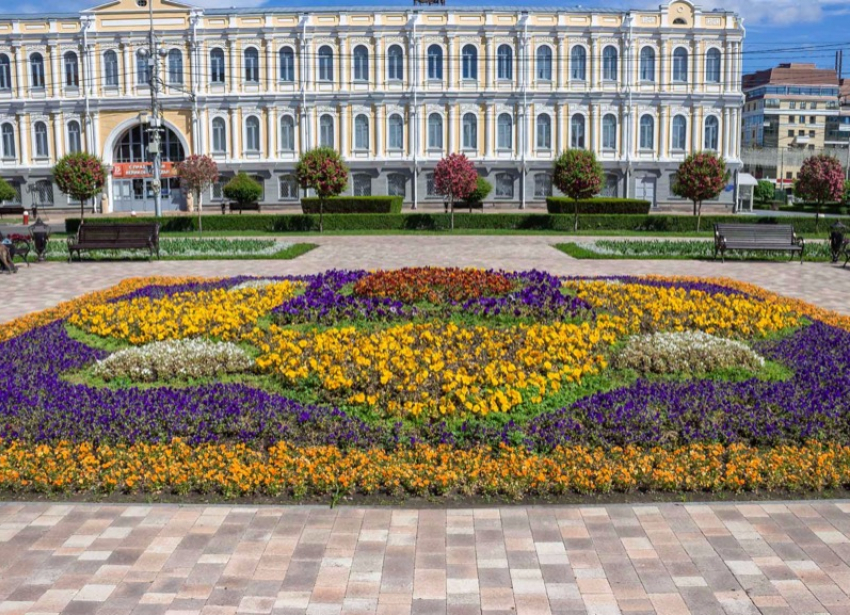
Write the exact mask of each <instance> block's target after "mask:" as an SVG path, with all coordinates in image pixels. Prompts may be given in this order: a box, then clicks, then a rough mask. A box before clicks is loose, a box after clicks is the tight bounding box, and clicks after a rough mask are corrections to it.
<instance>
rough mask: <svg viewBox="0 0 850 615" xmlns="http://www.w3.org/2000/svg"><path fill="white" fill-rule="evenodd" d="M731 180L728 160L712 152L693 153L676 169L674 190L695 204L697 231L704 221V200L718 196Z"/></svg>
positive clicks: (674, 192) (676, 193)
mask: <svg viewBox="0 0 850 615" xmlns="http://www.w3.org/2000/svg"><path fill="white" fill-rule="evenodd" d="M728 181H729V171H728V170H727V169H726V161H725V160H723V158H722V157H721V156H718V155H717V154H714V153H711V152H697V153H695V154H691V155H690V156H688V157H687V158H685V160H684V161H682V164H680V165H679V170H678V171H676V178H675V180H674V181H673V186H672V191H673V194H675V195H676V196H680V197H682V198H683V199H688V200H689V201H691V202H692V203H693V204H694V215H695V216H696V217H697V231H699V230H700V222H701V221H702V202H703V201H705V200H708V199H713V198H716V197H717V196H718V195H719V194H720V193H721V192H722V191H723V188H725V187H726V182H728Z"/></svg>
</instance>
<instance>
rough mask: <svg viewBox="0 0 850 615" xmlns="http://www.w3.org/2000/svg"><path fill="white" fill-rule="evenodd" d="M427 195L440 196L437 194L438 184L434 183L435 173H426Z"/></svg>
mask: <svg viewBox="0 0 850 615" xmlns="http://www.w3.org/2000/svg"><path fill="white" fill-rule="evenodd" d="M425 196H430V197H434V196H439V195H438V194H437V186H436V185H435V184H434V174H433V173H426V174H425Z"/></svg>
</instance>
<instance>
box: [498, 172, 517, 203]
mask: <svg viewBox="0 0 850 615" xmlns="http://www.w3.org/2000/svg"><path fill="white" fill-rule="evenodd" d="M496 198H500V199H512V198H514V176H513V175H511V174H510V173H497V174H496Z"/></svg>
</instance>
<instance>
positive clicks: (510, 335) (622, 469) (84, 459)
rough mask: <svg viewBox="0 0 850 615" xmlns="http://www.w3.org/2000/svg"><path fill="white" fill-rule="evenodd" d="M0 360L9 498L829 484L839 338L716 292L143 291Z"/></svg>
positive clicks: (322, 280) (266, 284)
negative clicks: (2, 363) (83, 494)
mask: <svg viewBox="0 0 850 615" xmlns="http://www.w3.org/2000/svg"><path fill="white" fill-rule="evenodd" d="M0 340H4V341H0V349H2V352H3V356H4V357H6V361H5V369H4V370H3V372H0V388H1V389H2V390H3V391H4V392H5V394H4V395H3V396H0V488H2V489H8V490H11V491H16V492H31V491H38V492H45V493H68V492H74V491H83V492H95V493H111V492H125V493H131V494H139V495H142V494H157V493H162V492H167V493H189V492H191V493H204V494H218V495H220V496H225V497H231V496H252V495H264V496H276V495H282V496H287V497H303V496H310V497H333V498H338V497H340V496H347V495H354V494H361V495H392V496H404V495H415V496H429V495H430V496H434V495H452V496H491V495H499V496H504V497H508V498H521V497H526V496H558V495H562V494H565V493H607V492H611V491H617V492H632V491H644V490H652V491H666V492H680V491H697V492H699V491H730V490H731V491H738V490H745V489H747V490H748V489H752V490H755V489H782V490H810V489H822V488H837V487H845V488H846V487H850V361H848V360H847V359H848V357H850V319H848V318H846V317H842V316H839V315H836V314H832V313H829V312H826V311H824V310H821V309H819V308H816V307H814V306H810V305H808V304H805V303H803V302H800V301H797V300H790V299H785V298H782V297H778V296H776V295H773V294H771V293H768V292H767V291H764V290H763V289H759V288H756V287H752V286H749V285H746V284H741V283H736V282H732V281H730V280H721V279H712V280H696V279H688V278H617V279H567V280H559V279H558V278H555V277H553V276H550V275H548V274H545V273H542V272H525V273H505V272H499V271H469V270H438V269H412V270H402V271H400V272H374V273H367V272H362V271H330V272H326V273H324V274H319V275H314V276H303V277H299V278H294V277H289V278H263V279H251V278H245V277H241V278H230V279H218V280H200V279H169V278H150V279H140V280H129V281H126V282H123V283H122V284H121V285H119V286H118V287H116V288H114V289H110V290H109V291H103V292H99V293H93V294H92V295H90V296H86V297H82V298H80V299H78V300H75V301H73V302H69V303H67V304H64V305H62V306H59V307H57V308H54V309H52V310H48V311H45V312H43V313H40V314H38V315H33V316H28V317H25V318H23V319H19V320H17V321H13V322H12V323H9V324H7V325H3V326H2V327H0ZM225 342H226V343H225ZM692 342H693V343H692ZM696 342H698V343H696ZM694 343H696V345H694ZM683 353H684V354H683ZM680 361H684V362H685V363H687V365H685V364H684V363H682V364H680V366H679V367H678V368H677V367H676V366H677V362H680ZM110 365H111V366H112V368H110V369H109V370H107V367H105V366H110ZM647 366H648V367H647ZM659 366H660V367H659ZM645 367H646V369H644V368H645ZM662 367H663V369H662ZM686 368H687V369H686ZM719 368H722V369H719ZM712 370H717V371H712ZM656 373H661V375H660V376H659V375H656ZM730 374H731V375H735V374H738V375H737V377H732V376H730ZM742 374H743V375H742ZM105 380H111V382H110V383H109V384H105V382H104V381H105ZM133 381H137V382H141V383H143V386H136V385H133V384H132V382H133Z"/></svg>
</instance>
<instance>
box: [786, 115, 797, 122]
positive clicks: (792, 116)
mask: <svg viewBox="0 0 850 615" xmlns="http://www.w3.org/2000/svg"><path fill="white" fill-rule="evenodd" d="M788 123H789V124H796V123H797V116H796V115H789V116H788Z"/></svg>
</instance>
